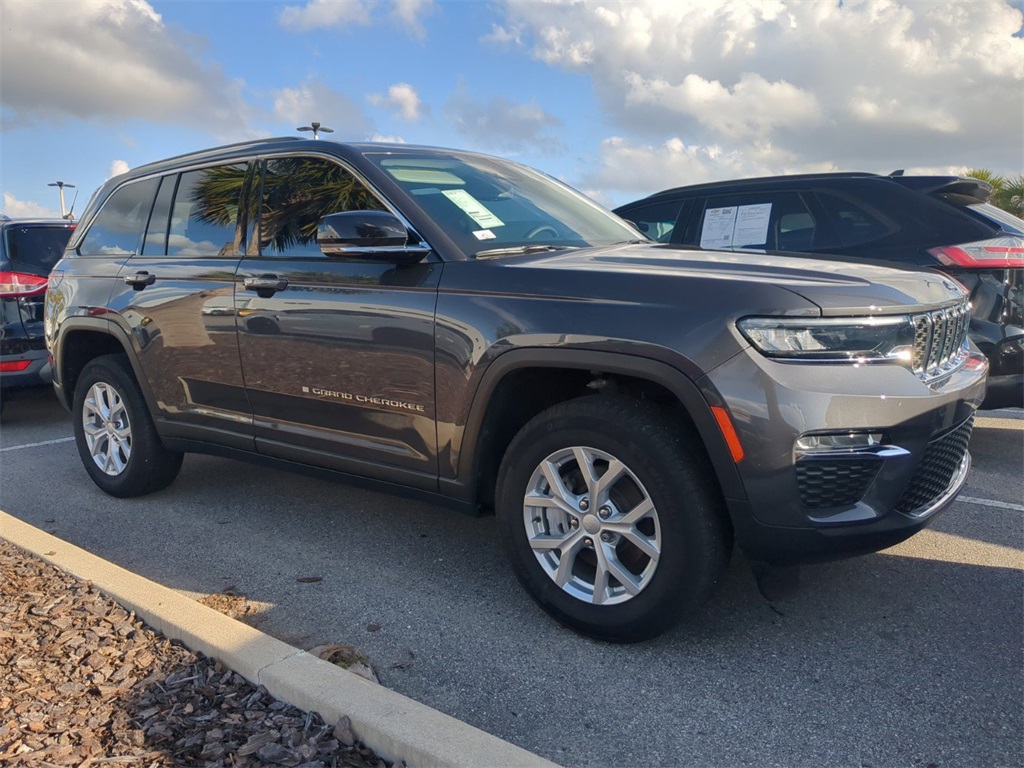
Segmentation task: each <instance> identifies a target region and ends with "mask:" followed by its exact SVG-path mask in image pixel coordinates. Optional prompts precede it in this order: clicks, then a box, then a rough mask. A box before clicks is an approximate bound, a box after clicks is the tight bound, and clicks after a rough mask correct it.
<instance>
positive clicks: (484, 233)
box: [473, 229, 497, 240]
mask: <svg viewBox="0 0 1024 768" xmlns="http://www.w3.org/2000/svg"><path fill="white" fill-rule="evenodd" d="M473 237H475V238H476V239H477V240H493V239H494V238H496V237H497V235H496V234H494V233H493V232H491V230H489V229H478V230H477V231H476V232H474V233H473Z"/></svg>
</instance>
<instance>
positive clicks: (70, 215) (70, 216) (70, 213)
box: [61, 189, 78, 221]
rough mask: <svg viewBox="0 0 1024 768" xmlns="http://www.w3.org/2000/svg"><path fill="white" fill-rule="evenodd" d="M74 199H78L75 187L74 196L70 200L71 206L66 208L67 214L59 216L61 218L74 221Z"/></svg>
mask: <svg viewBox="0 0 1024 768" xmlns="http://www.w3.org/2000/svg"><path fill="white" fill-rule="evenodd" d="M76 200H78V190H77V189H76V190H75V196H74V197H73V198H72V200H71V207H70V208H68V214H67V216H62V217H61V218H62V219H67V220H68V221H74V220H75V201H76Z"/></svg>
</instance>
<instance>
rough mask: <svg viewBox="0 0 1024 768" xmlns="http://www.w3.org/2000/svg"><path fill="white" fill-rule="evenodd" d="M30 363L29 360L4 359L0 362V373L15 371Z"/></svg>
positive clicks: (21, 369)
mask: <svg viewBox="0 0 1024 768" xmlns="http://www.w3.org/2000/svg"><path fill="white" fill-rule="evenodd" d="M30 365H32V361H31V360H4V361H3V362H0V373H17V372H18V371H24V370H25V369H26V368H28V367H29V366H30Z"/></svg>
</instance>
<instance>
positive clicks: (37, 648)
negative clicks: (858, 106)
mask: <svg viewBox="0 0 1024 768" xmlns="http://www.w3.org/2000/svg"><path fill="white" fill-rule="evenodd" d="M0 765H3V766H10V767H11V768H14V766H44V767H46V766H77V768H88V767H89V766H96V767H97V768H99V767H100V766H105V765H112V766H122V765H123V766H147V767H148V766H171V765H173V766H183V765H187V766H265V765H280V766H298V767H300V768H314V767H316V768H320V767H323V768H326V767H327V766H350V767H351V768H371V767H372V768H380V767H382V766H386V765H387V763H385V762H384V761H383V760H381V759H380V758H378V757H376V756H375V755H374V754H373V752H371V751H370V750H369V749H368V748H366V747H365V746H364V745H362V744H361V743H359V742H358V741H356V739H355V738H354V737H353V735H352V731H351V727H350V723H349V722H348V718H347V717H346V718H342V719H341V721H340V722H339V723H337V724H336V725H329V724H327V723H325V722H324V721H323V720H322V719H321V718H320V716H319V715H317V714H316V713H306V712H302V711H300V710H298V709H296V708H295V707H292V706H290V705H287V704H284V703H282V702H280V701H277V700H275V699H274V698H273V697H272V696H270V695H269V694H268V693H267V691H266V689H265V688H263V687H262V686H261V687H260V688H255V687H253V686H252V685H251V684H250V683H248V682H246V681H245V679H243V678H242V677H241V676H239V675H237V674H235V673H234V672H232V671H231V670H229V669H226V668H225V667H224V666H222V665H221V664H220V663H219V662H216V661H214V660H213V659H209V658H206V657H203V656H201V655H199V654H195V653H192V652H191V651H189V650H188V649H187V648H185V647H184V646H182V645H180V644H178V643H176V642H172V641H169V640H167V639H166V638H164V637H162V636H161V635H159V634H157V633H156V632H154V631H153V630H151V629H150V628H148V627H146V626H145V625H144V624H143V623H142V622H141V621H140V620H139V619H137V618H136V617H135V614H134V613H129V612H128V611H126V610H125V609H124V608H122V607H121V606H119V605H118V604H117V603H115V602H113V601H112V600H110V599H109V598H107V597H105V596H104V595H102V594H101V593H100V592H99V591H98V590H97V589H96V588H95V587H93V586H92V585H91V584H89V583H86V582H82V581H79V580H78V579H75V578H74V577H72V576H69V575H68V574H66V573H64V572H63V571H60V570H58V569H56V568H54V567H52V566H50V565H48V564H47V563H45V562H43V561H41V560H39V559H38V558H36V557H33V556H30V555H27V554H25V553H24V552H22V551H21V550H19V549H17V548H16V547H14V546H13V545H11V544H10V543H9V542H7V541H5V540H3V539H0Z"/></svg>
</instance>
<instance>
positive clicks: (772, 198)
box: [697, 191, 837, 251]
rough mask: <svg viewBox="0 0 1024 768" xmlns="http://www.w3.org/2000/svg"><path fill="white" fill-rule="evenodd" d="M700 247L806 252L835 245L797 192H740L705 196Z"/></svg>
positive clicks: (699, 238) (833, 238) (828, 232)
mask: <svg viewBox="0 0 1024 768" xmlns="http://www.w3.org/2000/svg"><path fill="white" fill-rule="evenodd" d="M697 243H699V245H700V247H701V248H718V249H731V248H753V249H763V250H769V251H810V250H813V249H815V248H830V247H833V246H834V245H836V244H837V243H836V240H835V237H834V235H833V234H832V232H831V228H830V227H828V226H827V225H824V226H823V223H822V222H820V221H818V219H817V217H816V216H815V215H814V213H812V211H811V209H810V208H809V207H808V206H807V204H806V202H805V201H804V199H803V197H802V196H801V195H800V194H799V193H797V192H757V191H752V192H744V193H740V194H732V195H714V196H712V197H709V198H708V199H707V201H706V203H705V205H704V211H703V214H702V215H701V216H700V221H699V230H698V233H697Z"/></svg>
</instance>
